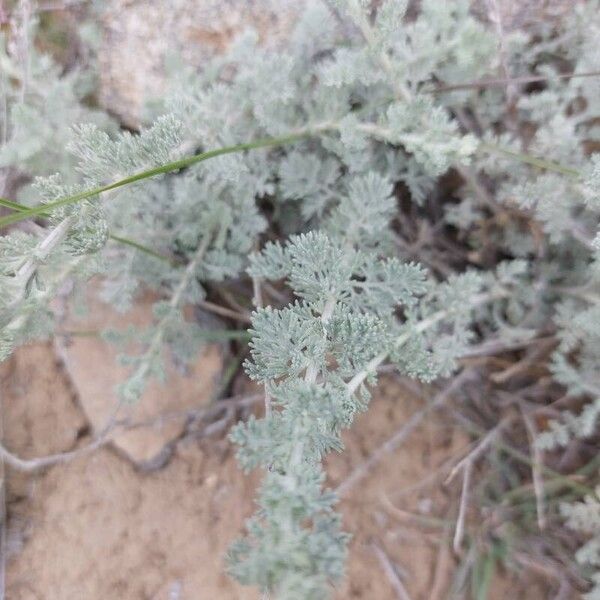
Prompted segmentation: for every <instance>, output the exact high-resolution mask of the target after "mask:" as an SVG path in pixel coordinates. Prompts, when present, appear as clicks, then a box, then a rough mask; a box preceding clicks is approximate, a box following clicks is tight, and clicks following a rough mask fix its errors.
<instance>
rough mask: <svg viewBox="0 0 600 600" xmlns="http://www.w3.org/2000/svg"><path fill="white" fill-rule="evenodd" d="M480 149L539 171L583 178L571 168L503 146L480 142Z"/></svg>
mask: <svg viewBox="0 0 600 600" xmlns="http://www.w3.org/2000/svg"><path fill="white" fill-rule="evenodd" d="M478 148H479V149H480V150H483V151H484V152H490V153H492V154H503V155H504V156H507V157H509V158H514V159H516V160H518V161H520V162H524V163H527V164H528V165H533V166H534V167H537V168H538V169H544V170H545V171H554V172H556V173H560V174H562V175H566V176H567V177H572V178H573V179H577V178H578V177H580V176H581V173H580V172H579V171H577V170H576V169H572V168H571V167H565V166H564V165H561V164H559V163H557V162H554V161H551V160H546V159H543V158H538V157H537V156H532V155H531V154H526V153H524V152H515V151H513V150H508V149H507V148H502V147H501V146H496V145H495V144H488V143H487V142H480V143H479V146H478Z"/></svg>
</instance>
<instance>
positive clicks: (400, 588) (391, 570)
mask: <svg viewBox="0 0 600 600" xmlns="http://www.w3.org/2000/svg"><path fill="white" fill-rule="evenodd" d="M371 546H372V548H373V552H374V553H375V556H377V560H378V561H379V564H380V565H381V568H382V569H383V572H384V573H385V574H386V576H387V578H388V580H389V582H390V584H391V585H392V587H393V588H394V591H395V592H396V596H397V598H399V600H411V597H410V595H409V593H408V591H407V589H406V588H405V587H404V584H403V583H402V580H401V579H400V577H399V575H398V573H397V571H396V568H395V567H394V564H393V563H392V561H391V560H390V557H389V556H388V555H387V553H386V552H385V550H384V549H383V548H381V546H379V544H372V545H371Z"/></svg>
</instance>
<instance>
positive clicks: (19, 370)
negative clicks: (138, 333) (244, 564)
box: [0, 344, 549, 600]
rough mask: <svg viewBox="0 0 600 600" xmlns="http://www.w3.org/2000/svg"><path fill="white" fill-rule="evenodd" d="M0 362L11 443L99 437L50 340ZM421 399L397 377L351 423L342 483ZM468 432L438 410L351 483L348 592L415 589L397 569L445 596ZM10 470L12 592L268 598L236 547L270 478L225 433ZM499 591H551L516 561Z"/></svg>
mask: <svg viewBox="0 0 600 600" xmlns="http://www.w3.org/2000/svg"><path fill="white" fill-rule="evenodd" d="M0 374H1V386H2V387H1V389H2V392H3V394H2V395H3V398H2V403H3V406H2V409H3V417H4V432H5V433H4V444H5V445H6V446H7V447H9V448H10V449H11V450H12V451H14V452H16V453H18V454H20V455H21V456H25V457H32V456H39V455H43V454H47V453H51V452H57V451H62V450H67V449H71V448H74V447H77V446H83V445H85V444H86V443H88V442H89V427H88V426H87V422H86V418H85V416H84V413H83V412H82V410H81V408H80V405H79V400H78V398H77V394H76V393H75V391H74V388H73V386H72V385H71V383H70V381H69V378H68V376H67V374H66V371H65V369H64V368H63V366H62V364H61V362H60V361H59V360H58V359H57V357H56V355H55V353H54V351H53V349H52V348H51V347H50V346H49V345H43V344H40V345H32V346H28V347H25V348H21V349H20V350H19V351H18V352H17V353H16V356H14V357H13V358H12V359H11V360H10V361H9V362H8V363H7V364H5V365H3V367H2V369H1V370H0ZM421 407H422V400H420V399H417V398H415V397H413V396H411V395H410V394H409V393H407V391H406V390H405V389H404V388H403V387H402V386H401V385H400V384H399V383H398V382H396V381H394V380H393V379H391V378H386V379H384V380H383V381H382V385H381V386H380V388H379V391H378V392H377V395H376V396H375V398H374V399H373V401H372V405H371V408H370V410H369V412H368V413H366V414H364V415H362V416H361V417H360V418H359V419H358V421H357V423H356V425H355V427H354V428H353V430H352V431H350V432H348V434H347V435H346V436H345V441H346V446H347V448H346V451H345V452H344V453H343V454H342V455H339V456H334V457H332V458H331V459H330V460H329V461H328V465H327V466H328V473H329V476H330V484H331V485H333V486H337V485H338V484H339V483H341V482H342V481H344V480H345V479H346V478H347V476H348V475H349V473H351V472H352V471H353V470H354V469H356V468H357V467H359V466H360V465H361V464H362V463H363V461H364V460H365V459H366V458H367V457H368V456H369V455H370V454H371V453H372V452H373V450H374V449H376V448H377V447H378V446H379V445H380V444H381V443H382V442H384V441H385V440H386V439H387V438H388V437H389V436H390V435H391V434H393V432H394V431H396V430H398V429H399V428H400V427H401V426H402V424H403V423H404V422H405V421H406V420H407V419H408V418H409V416H410V415H411V414H413V413H414V412H415V411H418V410H419V409H420V408H421ZM467 443H468V440H467V439H466V438H465V437H464V435H463V434H460V433H458V432H456V431H452V430H451V429H450V428H449V427H447V426H446V425H445V424H444V422H443V421H442V420H441V419H439V418H437V417H433V418H431V419H429V420H428V422H427V425H426V426H424V427H421V428H420V429H418V430H416V431H415V432H414V433H413V435H412V436H411V437H410V438H408V439H407V440H406V442H405V443H404V445H403V446H402V447H401V448H399V449H398V450H397V451H395V452H394V453H393V454H391V455H389V456H388V457H387V458H386V460H385V461H383V462H382V463H380V464H379V465H378V466H377V467H376V468H374V469H372V470H371V471H370V472H369V474H368V476H367V477H366V478H365V479H363V480H362V481H360V482H359V483H358V484H357V485H355V486H354V487H353V488H351V489H350V490H349V491H348V492H347V493H346V495H345V497H344V499H343V501H342V502H341V506H340V509H341V512H342V513H343V515H344V523H345V528H346V530H347V531H349V532H351V533H352V534H353V536H354V537H353V541H352V544H351V547H350V561H349V569H348V576H347V578H346V580H345V582H344V583H343V584H342V585H341V587H340V588H339V590H338V591H337V596H336V597H337V598H338V599H340V600H341V599H342V598H344V599H345V598H356V599H365V600H366V599H369V600H387V599H393V598H402V595H401V592H400V591H399V590H398V589H397V588H398V585H399V584H398V581H400V582H401V583H400V585H402V586H404V587H405V588H406V590H407V592H408V594H409V595H408V596H407V597H409V598H411V599H412V600H436V599H437V600H442V599H443V598H445V597H446V594H447V592H448V591H449V589H450V584H451V579H452V576H453V572H454V570H455V566H456V560H455V558H454V557H453V555H452V553H451V551H450V550H449V540H450V538H451V535H452V533H453V532H452V525H451V524H450V523H451V522H452V520H453V518H454V515H455V514H456V497H457V493H456V491H457V490H456V489H455V487H454V485H451V486H449V487H444V485H443V479H444V473H445V471H444V466H445V465H448V464H450V462H449V461H453V460H456V459H457V457H460V455H461V452H462V451H463V450H464V448H465V447H466V444H467ZM7 481H8V491H7V501H8V549H9V556H8V561H7V600H81V599H85V600H106V599H107V598H115V599H117V598H118V599H120V600H175V599H179V600H204V599H211V600H234V599H235V600H242V599H248V600H250V599H255V598H258V595H257V594H256V592H255V591H252V590H247V589H242V588H240V587H239V586H237V585H236V584H234V583H233V582H232V581H231V580H229V579H228V577H227V576H226V575H225V574H224V569H223V555H224V553H225V551H226V548H227V546H228V544H229V543H230V542H231V541H232V539H234V538H235V536H236V535H238V533H239V532H240V529H241V527H242V523H243V521H244V518H245V517H247V516H248V515H249V514H250V513H251V512H252V510H253V504H252V502H253V501H252V498H253V493H254V492H253V490H254V486H255V484H256V482H257V477H250V478H248V477H245V476H243V475H242V474H241V473H240V471H239V470H238V468H237V465H236V463H235V459H234V457H233V453H232V448H231V446H230V444H229V442H228V441H227V440H226V439H223V438H213V439H204V440H202V441H198V440H194V439H190V438H187V439H186V438H184V439H182V440H180V441H179V443H178V444H177V446H176V450H175V453H174V454H173V456H172V458H171V460H170V461H169V462H168V463H167V464H166V465H165V466H164V467H162V468H160V469H158V470H154V471H149V472H141V471H139V470H136V469H135V468H134V467H133V466H132V464H131V463H130V462H129V461H128V460H127V459H126V458H125V457H124V456H123V455H122V454H120V453H117V452H116V451H115V450H114V449H113V448H111V447H110V446H107V447H105V448H103V449H100V450H98V451H96V452H95V453H94V454H90V455H86V456H82V457H81V458H78V459H76V460H74V461H72V462H69V463H67V464H62V465H58V466H54V467H51V468H50V469H48V470H47V471H46V472H43V473H37V474H33V475H23V474H21V473H17V472H15V471H13V470H10V469H9V470H8V478H7ZM408 513H410V514H411V515H413V516H410V515H409V514H408ZM414 515H417V516H416V517H415V516H414ZM443 521H448V522H449V524H447V525H444V522H443ZM394 573H396V575H394ZM395 579H396V580H395ZM491 598H493V599H494V600H501V599H502V600H517V599H519V598H523V599H525V598H527V599H528V600H542V599H545V598H549V596H548V595H547V594H546V593H545V592H544V591H543V589H542V587H541V586H540V585H539V584H536V583H532V582H531V581H523V580H519V579H516V578H514V577H513V576H511V575H509V574H506V573H504V574H500V575H499V576H498V577H497V578H496V581H495V583H494V586H493V593H492V595H491Z"/></svg>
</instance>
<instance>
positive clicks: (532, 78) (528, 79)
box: [422, 71, 600, 94]
mask: <svg viewBox="0 0 600 600" xmlns="http://www.w3.org/2000/svg"><path fill="white" fill-rule="evenodd" d="M598 76H600V71H589V72H586V73H561V74H560V75H552V76H548V75H525V76H522V77H498V78H494V79H480V80H479V81H471V82H468V83H458V84H454V85H440V86H439V87H437V88H435V89H434V90H425V91H423V92H422V93H423V94H443V93H446V92H456V91H460V90H470V89H474V88H480V89H481V88H488V87H504V86H510V85H523V84H526V83H541V82H544V81H553V80H555V79H582V78H584V77H598Z"/></svg>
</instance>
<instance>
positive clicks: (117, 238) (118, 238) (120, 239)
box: [109, 233, 179, 265]
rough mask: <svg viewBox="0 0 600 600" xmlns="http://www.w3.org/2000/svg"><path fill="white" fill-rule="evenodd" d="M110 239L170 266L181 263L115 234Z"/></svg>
mask: <svg viewBox="0 0 600 600" xmlns="http://www.w3.org/2000/svg"><path fill="white" fill-rule="evenodd" d="M109 237H110V239H111V240H113V241H115V242H118V243H119V244H123V245H124V246H130V247H131V248H135V249H136V250H139V251H140V252H143V253H144V254H147V255H148V256H153V257H154V258H157V259H158V260H161V261H163V262H166V263H169V264H170V265H177V264H178V262H179V261H177V260H175V259H174V258H170V257H168V256H165V255H164V254H161V253H160V252H156V251H155V250H152V248H148V246H144V245H143V244H140V243H139V242H136V241H135V240H131V239H129V238H125V237H121V236H119V235H115V234H113V233H111V234H110V235H109Z"/></svg>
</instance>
